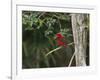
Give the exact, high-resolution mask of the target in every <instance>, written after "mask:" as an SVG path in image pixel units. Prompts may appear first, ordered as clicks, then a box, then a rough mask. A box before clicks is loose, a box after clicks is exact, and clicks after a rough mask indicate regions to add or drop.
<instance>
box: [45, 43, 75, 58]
mask: <svg viewBox="0 0 100 80" xmlns="http://www.w3.org/2000/svg"><path fill="white" fill-rule="evenodd" d="M72 44H73V42H72V43H69V44H68V46H70V45H72ZM61 48H62V46H60V47H58V48H56V49H53V50H51V51H50V52H48V53H47V54H46V55H45V57H47V56H48V55H49V54H51V53H53V52H55V51H57V50H59V49H61Z"/></svg>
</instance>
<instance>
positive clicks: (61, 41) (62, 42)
mask: <svg viewBox="0 0 100 80" xmlns="http://www.w3.org/2000/svg"><path fill="white" fill-rule="evenodd" d="M56 37H57V39H56V40H57V44H58V46H64V47H67V44H66V41H65V38H64V36H63V35H62V34H61V33H57V34H56Z"/></svg>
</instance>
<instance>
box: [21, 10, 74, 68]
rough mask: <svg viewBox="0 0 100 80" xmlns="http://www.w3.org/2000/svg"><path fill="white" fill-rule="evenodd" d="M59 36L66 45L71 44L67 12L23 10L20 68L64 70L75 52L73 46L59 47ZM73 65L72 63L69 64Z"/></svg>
mask: <svg viewBox="0 0 100 80" xmlns="http://www.w3.org/2000/svg"><path fill="white" fill-rule="evenodd" d="M57 33H61V34H62V35H63V36H64V38H65V40H66V42H67V44H69V43H72V42H73V34H72V28H71V17H70V13H59V12H39V11H22V36H23V37H22V49H23V50H22V57H23V58H22V66H23V68H45V67H64V66H67V65H68V64H69V61H70V58H71V56H72V55H73V53H74V45H70V46H67V47H62V48H61V49H59V50H57V51H55V52H52V54H50V55H48V56H45V55H46V54H47V53H48V52H50V51H51V50H54V49H56V48H58V47H59V46H58V45H57V42H56V34H57ZM72 66H75V60H74V61H73V63H72Z"/></svg>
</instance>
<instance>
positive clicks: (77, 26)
mask: <svg viewBox="0 0 100 80" xmlns="http://www.w3.org/2000/svg"><path fill="white" fill-rule="evenodd" d="M86 15H87V14H72V15H71V20H72V29H73V38H74V44H75V59H76V66H86V48H87V30H86V27H87V26H86V24H85V21H84V20H85V19H86Z"/></svg>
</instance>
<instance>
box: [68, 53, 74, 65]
mask: <svg viewBox="0 0 100 80" xmlns="http://www.w3.org/2000/svg"><path fill="white" fill-rule="evenodd" d="M74 56H75V52H74V54H73V55H72V57H71V59H70V62H69V65H68V67H70V66H71V64H72V61H73V59H74Z"/></svg>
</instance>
